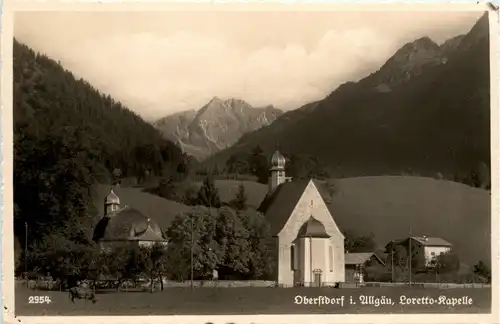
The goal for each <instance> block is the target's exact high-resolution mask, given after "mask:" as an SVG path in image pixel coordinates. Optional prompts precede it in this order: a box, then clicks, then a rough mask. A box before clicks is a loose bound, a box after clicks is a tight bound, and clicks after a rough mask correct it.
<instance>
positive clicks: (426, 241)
mask: <svg viewBox="0 0 500 324" xmlns="http://www.w3.org/2000/svg"><path fill="white" fill-rule="evenodd" d="M412 239H414V240H415V241H417V242H418V243H420V244H422V245H425V246H451V243H450V242H447V241H445V240H443V239H442V238H440V237H422V236H413V237H412Z"/></svg>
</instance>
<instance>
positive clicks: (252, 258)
mask: <svg viewBox="0 0 500 324" xmlns="http://www.w3.org/2000/svg"><path fill="white" fill-rule="evenodd" d="M238 217H239V218H240V219H241V221H242V223H243V225H244V226H245V228H246V229H247V230H248V240H249V264H248V268H249V271H248V273H247V275H246V277H245V278H251V279H258V278H269V276H270V275H271V274H272V273H273V272H274V270H275V267H276V266H277V265H276V264H275V263H276V260H274V259H273V255H272V251H270V249H269V246H268V242H269V239H270V238H271V227H270V225H269V223H268V222H267V220H266V218H265V217H264V215H263V214H262V213H259V212H257V211H256V210H254V209H246V210H240V211H238Z"/></svg>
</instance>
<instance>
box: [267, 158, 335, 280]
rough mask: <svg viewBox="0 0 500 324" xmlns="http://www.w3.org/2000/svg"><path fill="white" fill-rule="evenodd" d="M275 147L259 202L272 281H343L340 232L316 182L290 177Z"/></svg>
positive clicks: (283, 160) (283, 159)
mask: <svg viewBox="0 0 500 324" xmlns="http://www.w3.org/2000/svg"><path fill="white" fill-rule="evenodd" d="M285 163H286V160H285V158H284V157H283V155H281V153H280V152H279V151H276V152H275V153H274V155H273V156H272V159H271V169H270V175H269V192H268V194H267V196H266V198H265V199H264V201H263V202H262V204H261V205H260V207H259V211H261V212H262V213H264V215H265V217H266V219H267V220H268V222H269V223H270V225H271V232H272V233H271V234H272V235H273V246H274V249H275V255H276V258H277V269H276V273H275V276H276V279H275V280H276V281H277V282H278V284H279V285H281V286H284V287H290V286H316V287H317V286H333V285H335V284H336V283H340V282H344V281H345V262H344V235H343V234H342V233H341V231H340V230H339V228H338V226H337V224H336V223H335V220H334V218H333V215H332V213H331V210H330V207H329V206H328V205H327V204H326V203H325V201H324V198H323V197H324V195H323V194H322V189H321V186H320V185H318V182H317V181H316V180H314V179H309V180H299V181H292V179H291V178H289V177H286V175H285Z"/></svg>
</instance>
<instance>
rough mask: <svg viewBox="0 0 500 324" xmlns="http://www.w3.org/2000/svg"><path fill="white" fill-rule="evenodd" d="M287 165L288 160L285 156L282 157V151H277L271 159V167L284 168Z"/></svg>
mask: <svg viewBox="0 0 500 324" xmlns="http://www.w3.org/2000/svg"><path fill="white" fill-rule="evenodd" d="M285 163H286V159H285V157H284V156H283V155H281V153H280V151H276V152H274V154H273V157H272V158H271V165H272V166H273V167H278V168H284V167H285Z"/></svg>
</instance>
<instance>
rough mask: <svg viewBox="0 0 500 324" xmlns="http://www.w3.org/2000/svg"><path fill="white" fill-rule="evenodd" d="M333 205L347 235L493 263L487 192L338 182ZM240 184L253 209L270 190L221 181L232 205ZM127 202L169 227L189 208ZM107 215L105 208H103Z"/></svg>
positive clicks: (154, 200)
mask: <svg viewBox="0 0 500 324" xmlns="http://www.w3.org/2000/svg"><path fill="white" fill-rule="evenodd" d="M334 183H335V194H334V196H333V197H332V201H331V204H332V206H333V210H334V212H335V214H334V215H333V217H334V219H335V222H336V223H337V225H338V226H339V228H340V230H341V231H343V232H346V231H352V232H354V233H356V234H358V235H365V234H366V235H368V234H370V233H373V234H374V235H375V239H376V242H377V243H378V244H379V246H380V247H384V246H385V244H387V243H388V242H389V241H390V240H393V239H400V238H404V237H405V236H406V235H408V232H409V230H410V228H411V231H412V233H413V235H422V234H426V235H427V236H438V237H441V238H443V239H445V240H447V241H449V242H450V243H452V244H453V246H454V247H455V249H456V251H457V252H458V253H459V255H460V258H461V261H462V262H465V263H467V264H468V265H470V266H472V265H474V264H476V263H477V262H478V261H479V260H484V261H485V262H486V263H487V264H491V263H490V262H491V261H490V260H491V208H490V206H491V196H490V194H489V192H488V191H486V190H482V189H477V188H471V187H469V186H466V185H463V184H459V183H455V182H450V181H443V180H434V179H429V178H421V177H400V176H385V177H360V178H345V179H338V180H335V182H334ZM239 184H243V185H244V186H245V188H246V193H247V196H248V203H249V205H251V206H253V207H256V206H258V205H259V204H260V202H262V200H263V199H264V197H265V195H266V194H267V190H268V188H267V186H266V185H263V184H258V183H255V182H250V181H243V182H242V181H236V180H216V181H215V186H216V187H217V188H218V189H219V192H220V196H221V200H222V201H223V202H228V201H229V200H231V199H232V198H234V195H235V194H236V192H237V188H238V185H239ZM108 193H109V186H106V187H101V189H100V191H99V194H98V196H97V197H96V200H95V201H96V204H98V206H101V205H102V201H103V199H104V197H105V196H106V195H107V194H108ZM118 194H119V196H120V198H121V200H122V203H124V204H128V205H129V206H131V207H134V208H137V209H138V210H140V211H141V212H143V213H144V214H145V215H146V216H149V217H151V218H152V219H154V220H156V221H157V222H158V223H159V224H160V225H161V226H162V227H163V228H164V229H166V228H167V227H168V226H169V224H170V222H171V221H172V220H173V219H174V218H175V215H176V214H177V213H179V212H182V211H184V210H186V209H187V208H188V207H187V206H185V205H182V204H178V203H175V202H172V201H169V200H166V199H164V198H160V197H157V196H154V195H151V194H148V193H144V192H142V190H141V188H119V189H118ZM100 211H101V213H100V215H102V206H101V207H100Z"/></svg>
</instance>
